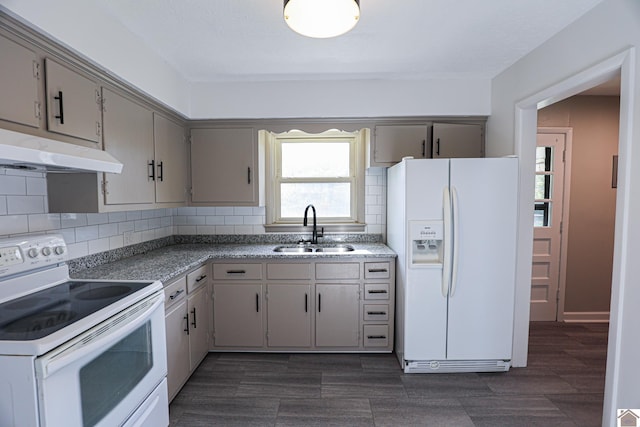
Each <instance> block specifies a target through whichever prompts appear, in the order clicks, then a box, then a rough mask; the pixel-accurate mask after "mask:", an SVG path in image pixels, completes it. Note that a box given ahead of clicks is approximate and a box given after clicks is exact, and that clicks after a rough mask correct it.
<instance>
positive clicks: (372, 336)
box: [367, 335, 387, 340]
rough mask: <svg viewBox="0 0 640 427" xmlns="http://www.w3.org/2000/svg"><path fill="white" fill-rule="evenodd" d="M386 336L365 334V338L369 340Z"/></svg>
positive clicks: (381, 338)
mask: <svg viewBox="0 0 640 427" xmlns="http://www.w3.org/2000/svg"><path fill="white" fill-rule="evenodd" d="M386 338H387V337H386V336H384V335H367V339H370V340H383V339H386Z"/></svg>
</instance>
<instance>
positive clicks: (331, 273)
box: [316, 262, 360, 280]
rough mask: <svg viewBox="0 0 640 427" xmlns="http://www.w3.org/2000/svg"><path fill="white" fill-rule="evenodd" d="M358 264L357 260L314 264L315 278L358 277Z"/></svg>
mask: <svg viewBox="0 0 640 427" xmlns="http://www.w3.org/2000/svg"><path fill="white" fill-rule="evenodd" d="M359 278H360V264H359V263H357V262H340V263H338V262H335V263H334V262H332V263H319V264H316V279H321V280H332V279H333V280H335V279H359Z"/></svg>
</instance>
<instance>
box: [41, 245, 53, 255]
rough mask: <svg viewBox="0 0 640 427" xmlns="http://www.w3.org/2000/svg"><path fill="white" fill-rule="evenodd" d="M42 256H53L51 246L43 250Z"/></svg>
mask: <svg viewBox="0 0 640 427" xmlns="http://www.w3.org/2000/svg"><path fill="white" fill-rule="evenodd" d="M41 252H42V255H44V256H49V255H51V248H50V247H49V246H45V247H44V248H42V251H41Z"/></svg>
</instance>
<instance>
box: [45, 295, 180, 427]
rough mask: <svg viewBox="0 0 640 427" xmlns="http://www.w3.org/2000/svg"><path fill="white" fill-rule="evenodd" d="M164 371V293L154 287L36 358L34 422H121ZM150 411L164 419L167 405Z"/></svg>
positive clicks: (71, 425)
mask: <svg viewBox="0 0 640 427" xmlns="http://www.w3.org/2000/svg"><path fill="white" fill-rule="evenodd" d="M166 374H167V358H166V344H165V327H164V296H163V293H162V292H157V293H155V294H153V295H151V296H149V297H148V298H146V299H145V300H142V301H140V302H138V303H136V304H134V305H133V306H131V307H129V308H128V309H126V310H123V311H122V312H120V313H118V314H117V315H116V316H113V317H111V318H110V319H108V320H106V321H104V322H102V323H100V324H99V325H97V326H95V327H93V328H91V329H90V330H88V331H86V332H85V333H83V334H81V335H80V336H78V337H77V338H75V339H73V340H71V341H70V342H68V343H66V344H64V345H62V346H61V347H59V348H57V349H55V350H53V351H51V352H49V353H47V354H45V355H44V356H42V357H39V358H38V359H36V376H37V384H38V404H39V412H40V424H41V426H43V427H44V426H68V427H75V426H82V427H90V426H99V427H103V426H105V427H106V426H108V427H113V426H119V425H122V424H123V423H124V422H125V421H126V420H127V419H128V418H129V417H130V416H131V415H132V414H133V413H134V412H135V411H136V409H137V408H138V407H139V406H141V405H143V403H144V402H145V399H147V397H149V396H150V395H151V394H152V392H154V390H155V389H156V388H157V386H158V385H159V384H161V382H162V381H163V379H164V378H165V377H166ZM165 393H166V391H165ZM165 398H166V397H165ZM156 411H163V412H164V414H161V417H160V418H161V419H166V421H167V422H166V424H165V425H167V424H168V408H167V407H166V406H165V407H159V408H158V409H156ZM154 416H157V414H155V415H154Z"/></svg>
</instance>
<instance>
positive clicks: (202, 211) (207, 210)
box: [196, 206, 216, 216]
mask: <svg viewBox="0 0 640 427" xmlns="http://www.w3.org/2000/svg"><path fill="white" fill-rule="evenodd" d="M215 214H216V208H215V207H213V206H203V207H197V208H196V215H199V216H208V215H215Z"/></svg>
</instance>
